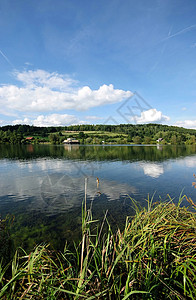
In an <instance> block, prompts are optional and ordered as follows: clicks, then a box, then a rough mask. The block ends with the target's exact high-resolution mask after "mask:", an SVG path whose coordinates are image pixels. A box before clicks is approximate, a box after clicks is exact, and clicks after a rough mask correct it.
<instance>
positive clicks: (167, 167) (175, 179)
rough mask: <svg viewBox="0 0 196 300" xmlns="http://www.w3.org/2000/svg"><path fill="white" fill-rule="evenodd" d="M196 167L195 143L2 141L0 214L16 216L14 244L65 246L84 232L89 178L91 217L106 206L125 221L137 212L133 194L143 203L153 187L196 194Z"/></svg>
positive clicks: (115, 220) (161, 194)
mask: <svg viewBox="0 0 196 300" xmlns="http://www.w3.org/2000/svg"><path fill="white" fill-rule="evenodd" d="M193 173H196V147H195V146H186V147H185V146H154V145H153V146H126V145H125V146H102V145H101V146H82V145H81V146H69V145H66V146H52V145H26V146H14V145H0V179H1V180H0V214H1V216H2V217H4V216H5V215H7V214H10V215H13V216H15V220H14V223H13V226H12V237H13V240H14V243H15V245H16V246H17V245H22V246H23V247H26V248H32V247H33V246H34V245H35V244H36V243H40V242H43V241H45V242H50V243H51V244H52V245H53V246H54V247H56V248H62V247H63V245H64V243H65V241H66V240H72V239H74V240H76V239H77V238H79V235H80V226H81V205H82V201H83V200H84V181H85V178H88V186H87V200H88V203H89V205H90V203H93V204H92V207H93V214H94V217H95V218H98V219H100V220H101V219H102V217H103V215H104V212H105V211H106V210H107V209H108V211H109V213H108V217H109V219H110V222H111V223H112V224H113V225H119V226H120V225H121V224H122V223H123V222H124V221H125V218H126V216H127V215H133V210H132V201H131V199H130V198H131V197H132V198H134V199H135V200H137V201H138V202H139V203H140V204H141V205H145V203H146V201H145V199H147V197H148V195H149V196H150V197H152V196H153V195H154V199H155V200H158V199H160V198H161V199H163V200H165V199H167V198H168V194H169V195H170V196H171V197H172V198H174V199H175V200H174V201H176V202H177V201H178V199H179V195H180V193H181V192H183V194H186V195H187V196H189V197H192V199H195V198H196V189H194V188H193V187H192V182H193V181H194V178H193ZM97 178H99V185H98V184H97ZM184 204H186V203H185V201H184Z"/></svg>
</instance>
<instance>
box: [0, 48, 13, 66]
mask: <svg viewBox="0 0 196 300" xmlns="http://www.w3.org/2000/svg"><path fill="white" fill-rule="evenodd" d="M0 54H1V55H2V56H3V58H5V60H6V61H7V62H8V64H9V65H10V66H11V67H12V68H14V66H13V64H12V63H11V62H10V60H9V59H8V58H7V56H6V55H5V54H4V53H3V52H2V51H1V50H0Z"/></svg>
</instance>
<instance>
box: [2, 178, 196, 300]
mask: <svg viewBox="0 0 196 300" xmlns="http://www.w3.org/2000/svg"><path fill="white" fill-rule="evenodd" d="M86 189H87V182H86V183H85V190H86ZM184 199H186V197H185V196H183V197H180V200H179V202H178V204H177V205H175V204H174V203H173V201H172V199H169V201H167V202H157V203H154V202H153V201H152V199H151V200H150V199H148V205H147V208H139V206H138V204H137V203H136V202H135V201H134V200H133V199H132V203H133V206H134V208H135V215H134V216H133V217H127V220H126V224H125V227H124V230H123V231H120V230H119V229H118V230H117V232H112V229H111V227H110V224H109V223H108V221H107V211H106V213H105V216H104V218H103V222H102V224H101V226H100V227H99V228H98V227H96V226H95V224H97V223H96V220H93V217H92V209H91V206H90V207H89V208H88V207H87V202H86V196H85V199H84V203H83V207H82V239H81V242H80V243H79V244H78V245H75V251H70V250H69V247H68V245H65V249H64V251H63V252H57V251H51V250H50V249H49V246H48V245H39V246H37V247H36V248H35V249H34V251H32V252H31V253H29V254H27V253H26V252H25V251H24V250H22V249H20V248H19V249H18V250H17V251H16V253H15V255H14V257H13V259H12V261H11V262H10V264H8V265H7V266H6V267H0V285H1V291H0V298H1V299H124V300H125V299H196V230H195V228H196V214H195V212H194V211H192V210H190V209H189V208H190V207H184V206H182V201H183V200H184ZM187 199H188V200H189V198H187ZM189 203H190V205H191V206H194V205H193V202H192V203H191V202H190V201H189ZM104 226H107V231H106V233H105V230H103V228H104Z"/></svg>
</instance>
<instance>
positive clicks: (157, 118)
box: [134, 108, 170, 124]
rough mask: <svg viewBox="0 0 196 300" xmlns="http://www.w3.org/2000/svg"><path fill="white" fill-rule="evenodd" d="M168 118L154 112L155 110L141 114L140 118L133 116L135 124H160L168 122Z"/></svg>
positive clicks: (158, 112) (156, 111)
mask: <svg viewBox="0 0 196 300" xmlns="http://www.w3.org/2000/svg"><path fill="white" fill-rule="evenodd" d="M169 119H170V118H169V117H168V116H165V115H163V113H162V112H161V111H158V110H156V108H151V109H148V110H145V111H142V112H141V116H140V117H138V116H135V117H134V121H135V122H136V123H137V124H144V123H162V122H165V121H169Z"/></svg>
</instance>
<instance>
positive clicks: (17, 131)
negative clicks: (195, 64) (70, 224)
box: [0, 124, 196, 145]
mask: <svg viewBox="0 0 196 300" xmlns="http://www.w3.org/2000/svg"><path fill="white" fill-rule="evenodd" d="M195 137H196V130H194V129H185V128H182V127H177V126H168V125H161V124H139V125H133V124H120V125H101V124H100V125H72V126H61V127H36V126H30V125H13V126H11V125H7V126H3V127H0V143H10V144H26V143H34V144H36V143H51V144H62V142H63V141H64V140H65V139H67V138H76V139H78V140H79V141H80V143H81V144H102V143H103V142H104V143H106V144H156V143H157V140H160V141H161V144H173V145H176V144H180V145H181V144H188V145H189V144H195Z"/></svg>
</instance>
